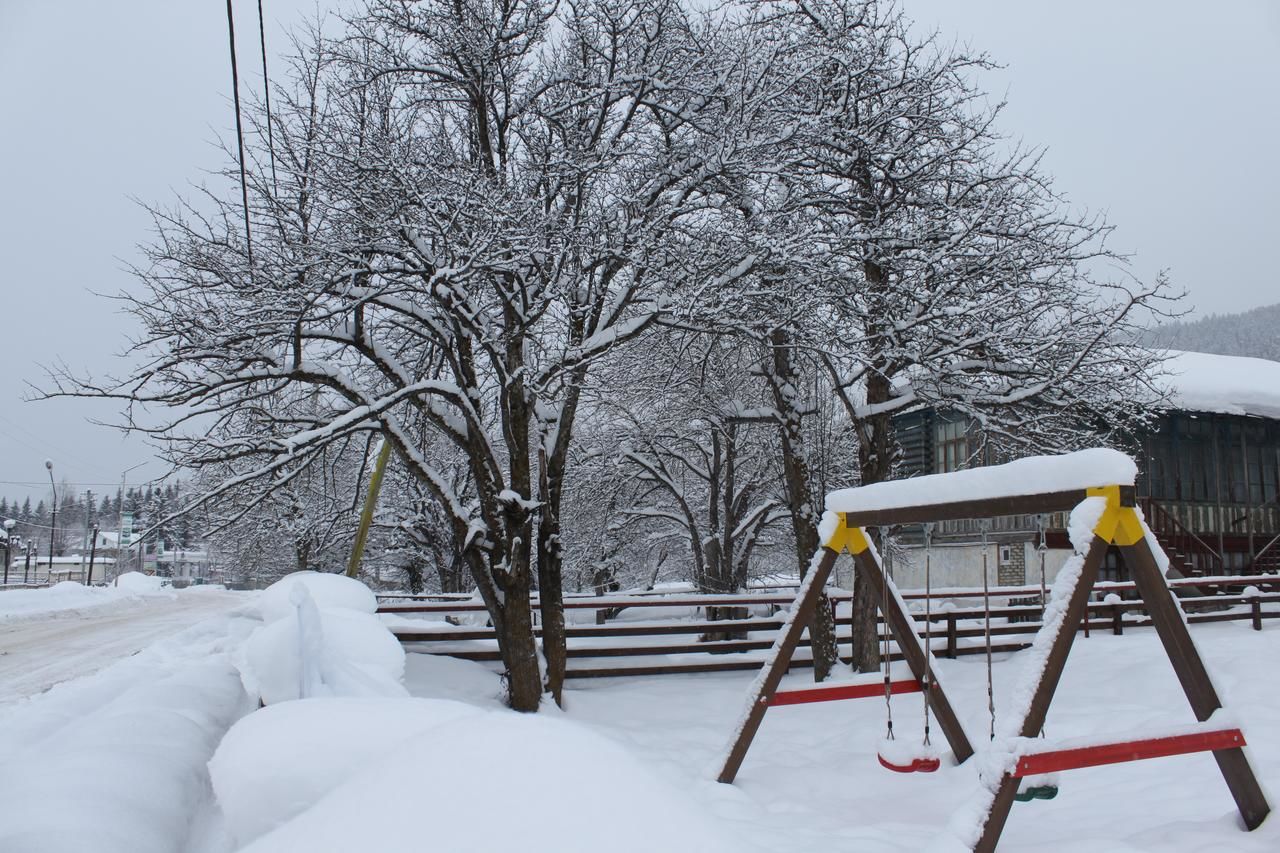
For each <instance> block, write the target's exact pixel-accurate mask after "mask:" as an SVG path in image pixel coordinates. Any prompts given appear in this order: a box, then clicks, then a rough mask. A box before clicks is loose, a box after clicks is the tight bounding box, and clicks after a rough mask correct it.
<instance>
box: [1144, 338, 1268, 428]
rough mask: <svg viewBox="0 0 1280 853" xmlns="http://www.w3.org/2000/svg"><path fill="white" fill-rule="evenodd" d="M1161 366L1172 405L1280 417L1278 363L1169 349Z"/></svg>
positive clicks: (1197, 409)
mask: <svg viewBox="0 0 1280 853" xmlns="http://www.w3.org/2000/svg"><path fill="white" fill-rule="evenodd" d="M1164 367H1165V370H1166V371H1168V375H1167V376H1165V377H1163V382H1164V383H1165V384H1166V386H1167V387H1168V388H1169V391H1170V402H1171V403H1172V404H1173V406H1174V408H1178V409H1184V410H1186V411H1190V412H1216V413H1219V414H1225V415H1255V416H1257V417H1262V418H1277V419H1280V362H1276V361H1268V360H1267V359H1265V358H1244V357H1241V356H1235V355H1210V354H1209V353H1203V352H1178V351H1176V350H1170V351H1169V352H1168V359H1167V360H1166V361H1165V362H1164Z"/></svg>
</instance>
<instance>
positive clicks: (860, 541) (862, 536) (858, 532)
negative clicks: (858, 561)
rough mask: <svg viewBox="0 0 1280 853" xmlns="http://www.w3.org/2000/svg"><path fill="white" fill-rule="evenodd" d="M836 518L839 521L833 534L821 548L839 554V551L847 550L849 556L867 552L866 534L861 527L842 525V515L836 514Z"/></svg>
mask: <svg viewBox="0 0 1280 853" xmlns="http://www.w3.org/2000/svg"><path fill="white" fill-rule="evenodd" d="M836 517H837V518H839V519H840V521H839V523H838V524H836V529H835V532H833V533H832V534H831V536H830V538H828V539H827V541H826V542H823V543H822V547H824V548H830V549H831V550H832V551H835V552H836V553H837V554H839V553H840V552H841V551H844V550H845V549H848V551H849V553H850V554H861V553H862V552H863V551H865V550H867V547H868V544H869V543H868V542H867V533H866V531H865V530H863V529H862V528H861V527H849V526H848V525H846V524H845V523H844V513H843V512H841V513H836Z"/></svg>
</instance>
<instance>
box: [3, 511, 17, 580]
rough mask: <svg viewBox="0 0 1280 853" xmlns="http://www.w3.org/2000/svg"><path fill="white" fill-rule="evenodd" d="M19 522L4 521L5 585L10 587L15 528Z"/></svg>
mask: <svg viewBox="0 0 1280 853" xmlns="http://www.w3.org/2000/svg"><path fill="white" fill-rule="evenodd" d="M17 525H18V522H16V521H14V520H13V519H12V518H6V519H5V521H4V585H5V586H8V585H9V564H10V563H11V562H13V528H14V527H16V526H17Z"/></svg>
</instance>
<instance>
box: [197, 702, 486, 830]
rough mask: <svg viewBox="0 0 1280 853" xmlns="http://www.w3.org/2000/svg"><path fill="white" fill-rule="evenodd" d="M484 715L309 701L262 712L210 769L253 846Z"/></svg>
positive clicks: (222, 801) (416, 705) (438, 706)
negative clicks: (445, 730)
mask: <svg viewBox="0 0 1280 853" xmlns="http://www.w3.org/2000/svg"><path fill="white" fill-rule="evenodd" d="M479 713H481V712H480V711H479V710H478V709H477V708H476V707H475V706H473V705H468V704H465V703H463V702H451V701H447V700H442V699H405V700H395V699H350V698H340V699H305V700H302V701H299V702H285V703H282V704H279V705H270V706H268V707H266V708H263V709H262V710H261V711H259V712H257V713H255V714H250V715H249V716H248V717H246V718H244V719H243V720H241V721H240V722H239V723H237V724H236V725H235V727H234V728H232V729H231V731H230V732H228V733H227V736H226V737H225V738H224V739H223V741H222V743H221V744H220V745H219V746H218V751H217V753H216V754H215V755H214V756H213V759H212V760H211V761H210V762H209V772H210V776H211V778H212V781H213V790H214V793H215V794H216V795H217V798H218V803H219V805H220V806H221V807H222V812H223V815H224V816H225V817H226V821H227V829H228V831H229V833H230V835H231V836H232V838H234V839H235V840H236V842H237V843H239V844H247V843H249V842H250V841H253V840H254V839H255V838H257V837H259V836H261V835H264V834H266V833H267V832H269V831H271V830H272V829H275V828H276V827H277V826H280V825H282V824H284V823H286V822H288V821H289V820H291V819H293V818H294V817H296V816H297V815H299V814H301V813H302V812H304V811H306V810H307V809H308V808H310V807H311V806H313V805H315V804H316V803H317V802H319V801H320V799H321V798H322V797H324V796H325V795H327V794H328V793H329V792H330V791H333V790H334V789H336V788H337V787H338V786H339V785H341V784H342V783H343V782H344V781H346V780H347V779H348V778H350V777H351V776H352V775H354V774H355V773H356V772H358V771H359V770H360V769H362V768H363V767H366V766H368V765H369V764H371V763H373V762H375V761H378V760H379V759H382V758H383V757H384V756H386V755H388V754H389V753H391V752H392V751H393V750H395V749H397V748H398V747H400V746H401V745H402V744H404V743H405V742H407V741H410V740H413V739H416V738H418V737H420V736H421V735H422V734H423V733H424V732H426V731H428V730H430V729H432V728H436V727H438V726H442V725H445V724H447V723H450V722H453V721H454V720H457V719H460V718H462V717H466V716H471V715H475V714H479ZM264 771H265V772H264Z"/></svg>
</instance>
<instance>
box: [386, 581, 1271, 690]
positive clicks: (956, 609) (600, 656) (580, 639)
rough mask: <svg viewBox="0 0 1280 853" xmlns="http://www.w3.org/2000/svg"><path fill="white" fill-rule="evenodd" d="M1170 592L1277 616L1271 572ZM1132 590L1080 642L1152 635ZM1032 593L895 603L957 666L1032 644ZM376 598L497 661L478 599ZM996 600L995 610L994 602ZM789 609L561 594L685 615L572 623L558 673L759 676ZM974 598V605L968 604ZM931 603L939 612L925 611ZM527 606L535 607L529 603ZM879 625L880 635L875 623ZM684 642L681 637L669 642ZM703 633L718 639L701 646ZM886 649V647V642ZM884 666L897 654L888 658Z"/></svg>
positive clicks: (779, 600) (773, 601)
mask: <svg viewBox="0 0 1280 853" xmlns="http://www.w3.org/2000/svg"><path fill="white" fill-rule="evenodd" d="M1169 583H1170V586H1171V587H1174V589H1175V590H1177V591H1179V592H1180V593H1181V596H1180V598H1179V601H1180V602H1181V604H1182V607H1183V610H1184V611H1185V612H1186V613H1187V621H1188V622H1189V623H1191V624H1199V623H1204V622H1224V621H1248V622H1250V623H1251V624H1252V627H1253V628H1254V629H1256V630H1262V626H1263V622H1264V621H1265V620H1267V619H1280V576H1277V575H1249V576H1235V575H1231V576H1220V577H1201V578H1187V579H1178V580H1172V581H1170V582H1169ZM1134 589H1135V587H1134V585H1133V584H1132V583H1129V582H1102V583H1099V584H1097V585H1096V586H1095V587H1094V590H1093V597H1094V598H1095V599H1096V600H1093V601H1091V602H1090V604H1089V607H1088V612H1087V616H1086V619H1085V621H1084V623H1083V624H1082V625H1081V628H1080V630H1081V631H1082V632H1083V633H1084V635H1085V636H1086V637H1087V636H1089V635H1090V633H1091V632H1092V631H1110V632H1111V633H1113V634H1123V633H1124V631H1125V630H1126V629H1132V628H1142V627H1147V626H1149V625H1150V624H1151V620H1150V618H1149V617H1148V616H1146V614H1145V612H1144V604H1143V602H1142V601H1139V600H1136V599H1133V598H1129V599H1126V598H1124V597H1123V594H1124V593H1126V592H1131V591H1133V590H1134ZM1039 594H1040V588H1039V587H1038V586H1019V587H994V588H992V589H991V590H990V593H989V599H988V600H987V605H988V606H985V607H984V606H983V605H982V604H981V602H983V601H984V598H983V591H982V590H981V589H971V588H949V589H943V590H934V591H932V592H931V593H930V594H929V595H928V596H926V594H925V593H924V592H923V591H920V590H908V591H904V592H903V593H902V596H903V598H905V599H907V600H908V601H913V602H916V603H917V607H916V608H915V609H914V612H913V615H914V616H915V617H916V621H917V624H919V625H921V630H922V631H923V623H924V616H925V614H924V613H923V610H924V608H923V606H922V605H921V604H920V602H921V601H922V600H923V599H924V598H926V597H927V598H929V599H930V600H931V606H930V608H929V609H930V613H929V621H930V623H931V626H930V628H929V636H930V645H931V648H932V649H933V651H934V653H935V654H937V655H940V656H944V657H950V658H955V657H958V656H961V655H968V654H980V653H982V652H984V651H985V637H986V633H987V631H988V630H990V633H991V636H992V637H993V642H992V650H993V651H996V652H1009V651H1017V650H1019V649H1023V648H1026V647H1027V646H1028V645H1030V641H1031V636H1032V635H1033V634H1034V633H1035V632H1036V631H1037V630H1039V628H1040V625H1041V622H1040V620H1041V618H1042V616H1043V613H1042V609H1041V606H1040V602H1039ZM828 597H829V599H830V600H831V603H832V608H833V612H834V614H835V615H836V616H837V634H836V640H837V644H838V646H839V647H840V656H841V658H842V659H843V660H845V661H846V662H848V661H849V658H850V654H851V651H852V650H851V648H850V647H849V642H850V637H851V630H852V626H851V624H850V611H851V608H849V607H847V606H845V605H846V604H847V603H848V602H849V600H850V599H851V597H852V596H851V593H849V592H848V591H846V590H839V589H832V590H830V591H829V595H828ZM382 598H383V599H384V602H386V603H383V604H382V605H380V606H379V608H378V611H379V612H380V613H386V614H392V615H396V616H400V617H401V618H400V619H398V620H396V621H395V622H394V624H393V626H392V629H393V631H394V632H395V635H396V637H397V638H398V639H399V640H400V641H401V642H402V643H403V644H404V645H405V647H406V649H407V650H409V651H413V652H424V653H431V654H444V655H449V656H452V657H457V658H462V659H465V660H472V661H479V662H483V663H497V662H499V661H500V660H501V656H500V654H499V652H498V646H497V640H496V638H495V635H494V632H493V628H492V627H489V626H486V625H483V624H469V625H468V624H460V623H461V621H462V620H471V621H476V616H475V615H474V614H477V613H481V612H484V605H483V604H482V603H481V602H479V601H477V600H475V599H473V598H471V597H467V598H465V599H462V598H456V597H455V598H451V599H448V600H435V601H422V600H420V599H419V600H414V601H412V602H411V603H409V604H396V603H390V602H389V601H387V599H390V598H397V597H396V596H382ZM398 598H404V597H398ZM1000 599H1003V603H1000V602H999V601H998V600H1000ZM1028 599H1030V600H1028ZM793 600H794V595H793V594H782V593H777V592H772V591H765V592H760V593H742V594H738V595H695V594H683V593H676V594H670V593H668V594H634V593H629V594H625V595H609V596H573V597H568V598H566V600H565V607H566V609H568V610H570V611H576V610H595V611H597V613H599V614H610V615H612V616H616V615H617V614H618V613H619V612H621V611H622V610H624V609H630V608H658V607H663V608H680V609H684V610H687V611H689V613H688V614H687V615H685V616H683V617H681V618H671V617H670V615H669V614H667V615H665V616H664V618H652V619H640V618H635V619H628V620H625V621H613V622H611V623H607V624H590V623H583V622H573V621H572V620H571V621H570V623H569V624H568V625H567V627H566V636H567V639H568V649H567V656H568V659H569V665H568V668H567V671H566V676H567V677H569V678H602V677H614V676H632V675H658V674H671V673H682V672H687V673H695V672H732V671H737V670H751V669H758V668H759V667H760V666H762V665H763V661H764V657H765V652H767V651H768V649H769V648H770V647H771V646H772V644H773V640H774V637H775V636H776V634H777V632H778V630H779V629H780V628H781V626H782V619H781V617H780V616H778V615H777V614H778V611H779V610H781V609H783V608H784V607H786V606H787V605H789V604H791V603H792V601H793ZM973 600H976V601H978V602H980V603H979V604H977V605H972V604H969V603H968V602H970V601H973ZM933 601H937V602H939V604H938V605H933V604H932V602H933ZM534 603H535V605H536V603H537V602H536V599H535V600H534ZM725 607H733V608H741V609H740V610H738V611H736V612H735V613H734V615H735V617H736V618H728V619H710V618H707V616H706V608H717V609H719V608H725ZM842 611H843V612H842ZM721 612H723V611H721ZM409 615H413V616H417V617H421V616H433V615H444V616H446V617H449V616H454V615H456V616H458V617H460V619H454V620H453V621H452V622H446V621H439V620H434V619H423V618H406V617H407V616H409ZM632 615H633V616H635V615H637V614H634V613H633V614H632ZM988 622H990V625H989V627H988ZM414 623H419V624H414ZM880 628H881V631H883V630H884V626H883V624H881V626H880ZM534 630H535V632H536V633H538V634H541V628H540V627H537V626H535V629H534ZM682 636H683V637H684V638H687V639H677V638H681V637H682ZM711 636H714V637H716V638H717V639H709V637H711ZM726 637H727V638H726ZM646 638H647V641H646ZM922 639H923V633H922ZM890 648H891V649H892V648H893V647H892V644H891V645H890ZM891 657H894V658H896V657H897V654H896V650H893V652H892V653H891ZM621 659H625V660H621ZM812 664H813V661H812V657H811V656H810V652H809V642H808V640H807V639H806V640H803V641H802V643H801V650H800V651H799V653H798V654H797V657H796V659H795V661H794V662H793V666H796V667H804V666H812Z"/></svg>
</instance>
